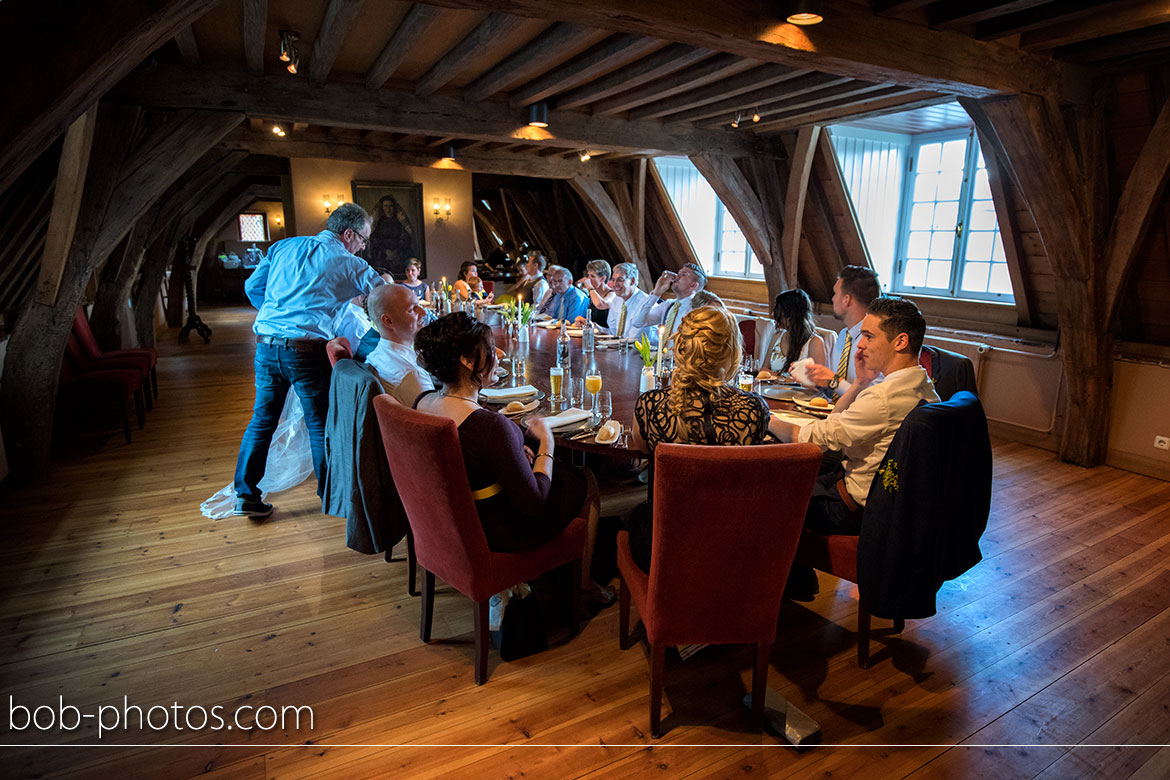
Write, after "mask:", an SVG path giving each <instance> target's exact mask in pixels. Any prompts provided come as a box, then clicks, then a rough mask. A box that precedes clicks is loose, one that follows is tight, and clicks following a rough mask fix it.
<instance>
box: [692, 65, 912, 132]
mask: <svg viewBox="0 0 1170 780" xmlns="http://www.w3.org/2000/svg"><path fill="white" fill-rule="evenodd" d="M820 75H824V74H820ZM891 89H896V90H899V94H904V93H905V91H906V89H907V88H906V87H892V86H891V85H889V84H870V83H868V82H865V81H847V82H845V83H844V84H838V85H837V86H833V87H828V88H826V89H818V90H815V91H813V92H811V93H804V94H800V95H793V96H791V97H789V96H787V95H786V96H785V97H784V99H783V100H780V101H777V102H776V103H771V104H766V105H761V106H760V117H761V120H766V119H770V118H772V117H775V116H777V115H778V114H779V115H783V114H791V113H792V112H793V111H795V110H796V109H800V108H809V107H810V106H819V105H821V104H822V103H831V104H832V105H841V104H842V103H845V102H856V101H855V100H854V101H849V100H846V99H847V98H856V97H857V96H858V95H867V94H869V93H871V92H878V91H882V90H891ZM883 94H890V93H889V92H884V93H883ZM870 97H872V95H870ZM746 116H747V114H746V110H745V119H744V120H743V121H745V122H746V121H747V119H746ZM726 121H727V120H726V118H725V117H723V118H720V119H719V120H718V121H717V122H716V121H714V120H712V121H711V122H701V123H700V126H701V127H717V126H719V125H722V124H724V123H725V122H726ZM750 125H751V123H748V126H750Z"/></svg>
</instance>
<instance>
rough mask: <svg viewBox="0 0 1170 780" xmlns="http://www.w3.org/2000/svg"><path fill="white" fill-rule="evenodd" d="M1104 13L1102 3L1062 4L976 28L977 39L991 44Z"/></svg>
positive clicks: (1068, 0) (1066, 1) (1086, 0)
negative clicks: (1009, 37)
mask: <svg viewBox="0 0 1170 780" xmlns="http://www.w3.org/2000/svg"><path fill="white" fill-rule="evenodd" d="M1101 11H1102V8H1101V2H1100V0H1061V2H1060V3H1059V4H1058V5H1046V6H1040V7H1036V8H1028V9H1026V10H1023V11H1018V12H1016V13H1014V14H1006V15H1004V16H999V17H996V18H995V19H989V20H988V21H986V22H980V23H979V24H976V25H975V38H976V39H978V40H982V41H991V40H996V39H998V38H1006V37H1007V36H1009V35H1019V34H1021V33H1026V32H1030V31H1032V30H1038V29H1040V28H1042V27H1048V26H1051V25H1054V24H1059V23H1061V22H1066V21H1069V20H1073V19H1082V18H1084V17H1086V16H1094V15H1096V14H1098V13H1100V12H1101Z"/></svg>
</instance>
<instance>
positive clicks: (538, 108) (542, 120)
mask: <svg viewBox="0 0 1170 780" xmlns="http://www.w3.org/2000/svg"><path fill="white" fill-rule="evenodd" d="M528 126H529V127H548V103H545V102H544V101H543V100H542V101H540V102H539V103H533V104H532V105H531V106H529V107H528Z"/></svg>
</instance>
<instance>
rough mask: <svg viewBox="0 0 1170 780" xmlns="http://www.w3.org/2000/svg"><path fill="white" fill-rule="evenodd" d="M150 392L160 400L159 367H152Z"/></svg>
mask: <svg viewBox="0 0 1170 780" xmlns="http://www.w3.org/2000/svg"><path fill="white" fill-rule="evenodd" d="M150 390H151V392H152V393H153V395H154V397H155V398H158V366H157V365H155V366H151V367H150Z"/></svg>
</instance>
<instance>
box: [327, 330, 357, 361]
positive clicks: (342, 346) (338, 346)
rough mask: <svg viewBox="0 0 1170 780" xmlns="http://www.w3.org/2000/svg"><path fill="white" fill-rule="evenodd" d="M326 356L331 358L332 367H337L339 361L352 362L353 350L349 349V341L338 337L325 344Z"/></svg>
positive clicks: (343, 337)
mask: <svg viewBox="0 0 1170 780" xmlns="http://www.w3.org/2000/svg"><path fill="white" fill-rule="evenodd" d="M325 356H326V357H328V358H329V365H330V366H336V365H337V361H338V360H347V359H349V360H352V359H353V350H352V349H350V347H349V339H347V338H346V337H345V336H338V337H337V338H335V339H330V340H329V341H327V342H325Z"/></svg>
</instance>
